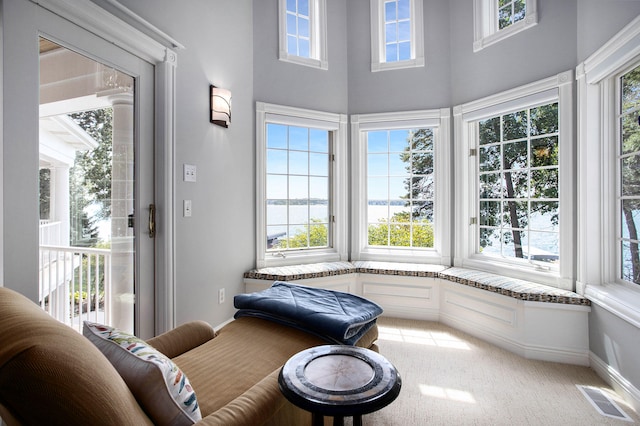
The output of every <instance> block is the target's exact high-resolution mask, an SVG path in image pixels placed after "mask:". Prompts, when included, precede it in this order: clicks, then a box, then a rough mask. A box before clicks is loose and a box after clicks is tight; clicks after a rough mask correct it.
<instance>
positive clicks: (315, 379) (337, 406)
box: [278, 345, 402, 426]
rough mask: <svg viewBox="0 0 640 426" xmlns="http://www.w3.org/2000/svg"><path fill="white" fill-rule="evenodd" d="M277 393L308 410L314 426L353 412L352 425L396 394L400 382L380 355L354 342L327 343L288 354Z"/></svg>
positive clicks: (338, 420) (340, 419)
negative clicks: (352, 343)
mask: <svg viewBox="0 0 640 426" xmlns="http://www.w3.org/2000/svg"><path fill="white" fill-rule="evenodd" d="M278 383H279V385H280V390H281V391H282V394H283V395H284V396H285V397H286V398H287V399H288V400H289V401H290V402H291V403H293V404H295V405H297V406H298V407H300V408H302V409H304V410H307V411H310V412H311V413H312V418H313V425H314V426H318V425H323V422H324V420H323V418H324V416H333V418H334V420H333V424H334V425H343V424H344V417H348V416H353V424H354V426H359V425H362V415H363V414H367V413H371V412H373V411H376V410H379V409H381V408H383V407H385V406H387V405H388V404H390V403H391V402H392V401H393V400H395V399H396V398H397V397H398V394H399V393H400V388H401V386H402V380H401V378H400V374H399V373H398V371H397V370H396V368H395V367H394V366H393V365H392V364H391V363H390V362H389V361H387V359H386V358H385V357H383V356H382V355H380V354H379V353H377V352H374V351H371V350H369V349H364V348H359V347H355V346H342V345H326V346H317V347H313V348H310V349H306V350H304V351H302V352H299V353H297V354H295V355H294V356H292V357H291V358H290V359H289V360H288V361H287V362H286V363H285V364H284V366H283V367H282V369H281V370H280V375H279V376H278Z"/></svg>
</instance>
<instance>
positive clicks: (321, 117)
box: [256, 102, 349, 268]
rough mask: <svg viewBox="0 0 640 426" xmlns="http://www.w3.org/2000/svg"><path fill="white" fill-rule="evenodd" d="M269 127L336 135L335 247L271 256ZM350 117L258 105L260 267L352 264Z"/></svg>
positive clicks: (333, 164) (332, 183) (265, 104)
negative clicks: (319, 130)
mask: <svg viewBox="0 0 640 426" xmlns="http://www.w3.org/2000/svg"><path fill="white" fill-rule="evenodd" d="M266 123H280V124H288V125H300V126H309V127H316V128H322V129H326V130H330V131H335V135H336V137H335V140H334V141H333V154H334V156H335V161H333V162H332V171H331V174H332V177H331V197H332V198H331V201H330V202H331V203H332V206H333V208H332V215H333V216H334V217H335V220H334V222H333V223H332V239H331V241H333V246H332V247H330V248H327V249H312V250H300V251H287V252H286V253H285V257H281V256H278V255H274V253H272V252H267V251H266V250H265V247H266V246H267V236H266V232H265V231H266V219H267V218H266V210H265V199H266V169H267V168H266V142H267V141H266ZM347 126H348V123H347V116H346V115H344V114H334V113H329V112H321V111H313V110H308V109H301V108H294V107H289V106H282V105H274V104H268V103H264V102H256V251H257V256H256V259H257V262H256V264H257V267H258V268H264V267H268V266H284V265H297V264H305V263H316V262H335V261H340V260H348V249H347V247H348V214H349V210H348V200H347V198H348V197H347V194H348V175H347V173H348V171H347V153H348V150H347V131H348V130H347Z"/></svg>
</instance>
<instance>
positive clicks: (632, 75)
mask: <svg viewBox="0 0 640 426" xmlns="http://www.w3.org/2000/svg"><path fill="white" fill-rule="evenodd" d="M638 108H640V67H637V68H635V69H634V70H633V71H631V72H628V73H627V74H625V75H624V76H623V77H622V112H623V113H624V112H628V111H630V110H637V109H638Z"/></svg>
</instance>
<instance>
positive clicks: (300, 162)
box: [289, 151, 309, 175]
mask: <svg viewBox="0 0 640 426" xmlns="http://www.w3.org/2000/svg"><path fill="white" fill-rule="evenodd" d="M289 174H292V175H306V174H309V153H307V152H301V151H289Z"/></svg>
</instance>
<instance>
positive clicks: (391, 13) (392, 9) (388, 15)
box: [384, 1, 398, 22]
mask: <svg viewBox="0 0 640 426" xmlns="http://www.w3.org/2000/svg"><path fill="white" fill-rule="evenodd" d="M396 19H398V16H397V14H396V2H395V1H387V2H385V3H384V20H385V22H389V21H395V20H396Z"/></svg>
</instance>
